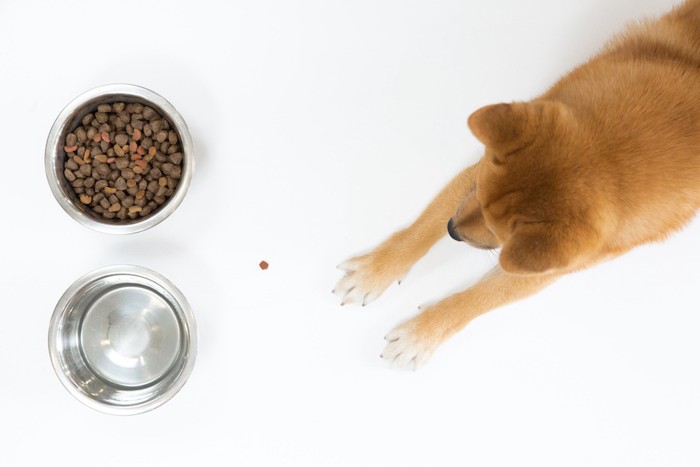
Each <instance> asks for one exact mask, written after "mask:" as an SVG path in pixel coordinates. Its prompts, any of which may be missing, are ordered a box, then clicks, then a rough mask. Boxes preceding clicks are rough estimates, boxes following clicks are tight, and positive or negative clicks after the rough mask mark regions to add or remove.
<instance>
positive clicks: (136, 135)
mask: <svg viewBox="0 0 700 467" xmlns="http://www.w3.org/2000/svg"><path fill="white" fill-rule="evenodd" d="M131 138H132V139H133V140H134V141H138V140H140V139H141V130H139V129H138V128H135V129H134V134H133V135H132V136H131Z"/></svg>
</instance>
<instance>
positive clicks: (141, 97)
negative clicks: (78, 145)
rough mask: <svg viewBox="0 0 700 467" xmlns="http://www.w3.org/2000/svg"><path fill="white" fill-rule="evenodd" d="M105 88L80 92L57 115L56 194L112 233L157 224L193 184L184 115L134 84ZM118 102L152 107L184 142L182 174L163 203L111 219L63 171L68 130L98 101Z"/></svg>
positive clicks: (53, 140) (52, 137) (52, 154)
mask: <svg viewBox="0 0 700 467" xmlns="http://www.w3.org/2000/svg"><path fill="white" fill-rule="evenodd" d="M115 87H123V88H124V91H123V92H120V91H118V90H113V88H115ZM104 88H107V89H105V91H104V92H102V93H100V92H99V90H100V89H101V88H97V89H95V90H93V91H90V92H88V93H86V94H88V95H82V96H79V97H78V98H77V99H76V100H74V101H73V102H71V103H70V104H69V105H68V106H67V107H66V109H64V111H63V112H62V113H61V115H59V117H58V118H57V120H56V122H55V123H54V127H53V128H52V130H51V133H50V134H49V140H48V141H47V148H46V150H47V161H46V162H47V169H46V170H47V176H48V177H49V179H50V180H49V182H50V184H51V185H52V190H53V191H54V196H56V198H57V200H58V201H59V203H60V204H61V206H62V207H63V208H64V210H66V211H67V212H68V214H70V215H71V216H72V217H74V218H75V219H76V220H78V221H79V222H81V223H83V224H85V225H87V226H88V227H93V228H96V229H97V230H103V231H108V232H110V233H133V232H137V231H140V230H144V229H146V228H148V227H151V226H153V225H155V224H157V223H158V222H160V221H161V220H163V219H164V218H166V217H167V216H169V215H170V214H171V213H172V212H173V211H174V210H175V209H176V208H177V206H178V205H179V204H180V202H181V201H182V199H183V197H184V195H185V193H186V192H187V189H188V187H189V179H190V177H191V175H192V174H191V172H192V170H193V163H194V161H193V157H194V154H193V149H192V142H191V138H190V135H189V131H188V129H187V126H186V124H185V122H184V120H183V119H182V117H181V116H180V115H179V114H178V113H177V111H175V109H174V108H173V107H172V106H171V105H170V104H169V103H168V102H167V101H165V99H163V98H161V97H160V96H158V95H157V94H155V93H153V92H152V91H148V90H146V89H144V88H140V87H137V86H131V85H123V86H119V85H113V86H105V87H104ZM95 91H97V92H95ZM147 96H152V97H153V98H152V99H151V98H149V97H147ZM115 102H124V103H127V104H130V103H140V104H143V105H147V106H149V107H152V108H153V109H154V110H156V111H157V112H158V113H159V114H160V115H161V116H162V117H163V118H164V119H165V120H167V121H168V123H169V124H170V127H171V129H172V130H173V131H175V132H176V133H177V135H178V139H179V140H180V142H181V146H182V149H181V152H182V155H183V162H182V175H181V177H180V180H179V183H178V184H177V187H176V188H175V192H174V193H173V194H172V196H170V197H169V198H168V199H167V200H166V201H165V203H163V205H161V206H159V207H158V208H157V209H155V210H154V211H153V212H152V213H150V214H149V215H147V216H144V217H142V218H136V219H126V220H119V219H107V218H104V217H102V216H100V215H98V214H97V213H94V212H93V211H92V210H91V209H89V208H88V207H86V206H85V205H84V204H83V203H81V202H80V200H79V199H78V195H76V194H75V192H74V191H73V187H72V186H71V185H70V182H69V181H68V180H67V179H66V178H65V176H64V175H63V171H64V169H65V167H64V163H65V160H66V152H65V150H64V149H63V146H64V143H65V139H66V136H67V135H68V133H71V132H73V131H75V130H76V129H77V128H78V126H80V124H81V121H82V118H83V117H84V116H85V115H87V114H89V113H92V112H95V111H97V106H98V105H100V104H113V103H115ZM139 226H141V227H139Z"/></svg>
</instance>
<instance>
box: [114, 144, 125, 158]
mask: <svg viewBox="0 0 700 467" xmlns="http://www.w3.org/2000/svg"><path fill="white" fill-rule="evenodd" d="M114 153H115V154H116V155H117V156H120V157H121V156H123V155H124V154H125V152H124V150H123V149H122V147H121V146H119V145H118V144H115V145H114Z"/></svg>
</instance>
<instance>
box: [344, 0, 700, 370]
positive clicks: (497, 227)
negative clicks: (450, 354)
mask: <svg viewBox="0 0 700 467" xmlns="http://www.w3.org/2000/svg"><path fill="white" fill-rule="evenodd" d="M468 125H469V128H470V129H471V131H472V132H473V133H474V135H475V136H476V137H477V138H478V139H479V140H480V141H481V142H482V143H483V144H484V146H485V152H484V155H483V157H482V159H481V160H480V161H479V162H478V163H477V164H475V165H473V166H471V167H469V168H467V169H466V170H464V171H463V172H462V173H461V174H459V175H458V176H457V177H456V178H455V179H454V180H452V181H451V182H450V183H449V184H448V185H447V187H445V188H444V189H443V190H442V192H441V193H440V194H439V195H438V196H437V197H436V198H435V199H434V200H433V201H432V202H431V203H430V205H429V206H428V207H427V208H426V209H425V211H424V212H423V213H422V214H421V215H420V217H419V218H418V219H417V220H416V221H415V222H414V223H413V224H412V225H411V226H409V227H408V228H406V229H404V230H401V231H399V232H397V233H395V234H394V235H392V236H391V237H390V238H389V239H388V240H386V241H385V242H384V243H382V244H381V245H379V246H378V247H377V248H375V249H374V250H373V251H371V252H370V253H368V254H366V255H363V256H359V257H356V258H352V259H350V260H348V261H346V262H345V263H343V264H341V265H340V266H339V267H340V268H341V269H343V270H344V271H345V276H344V277H343V278H342V279H341V280H340V282H339V283H338V285H337V287H336V290H335V291H336V292H338V293H341V294H343V295H344V297H343V304H345V303H353V302H359V303H362V304H363V305H364V304H366V303H369V302H371V301H372V300H374V299H376V298H377V297H378V296H379V295H381V293H382V292H383V291H384V290H385V289H386V288H387V287H388V286H389V285H390V284H391V283H392V282H393V281H394V280H397V279H400V278H402V277H403V276H404V275H405V274H406V273H407V272H408V270H409V269H410V268H411V266H412V265H413V264H414V263H415V262H416V261H418V260H419V259H420V258H421V257H422V256H423V255H424V254H426V253H427V252H428V250H429V249H430V248H431V246H432V245H433V244H434V243H435V242H437V241H438V240H439V239H440V238H441V237H442V236H443V235H444V234H445V225H446V224H448V230H449V233H450V235H451V236H452V237H453V238H455V239H457V240H463V241H465V242H466V243H469V244H470V245H473V246H475V247H478V248H489V249H490V248H498V247H502V249H501V252H500V256H499V265H498V266H496V267H495V268H494V269H493V270H492V271H491V272H489V273H488V274H487V275H486V276H485V277H484V278H483V279H482V280H481V281H480V282H478V283H477V284H475V285H474V286H472V287H470V288H469V289H467V290H465V291H463V292H460V293H458V294H455V295H453V296H451V297H448V298H446V299H444V300H442V301H440V302H438V303H436V304H435V305H432V306H430V307H427V308H425V309H423V310H422V312H421V313H420V314H419V315H418V316H416V317H414V318H413V319H411V320H409V321H407V322H406V323H404V324H402V325H400V326H398V327H397V328H395V329H394V330H393V331H391V332H390V333H389V334H388V335H387V337H386V339H387V340H388V341H389V342H388V344H387V346H386V349H385V350H384V353H383V354H382V357H383V358H385V359H388V360H390V361H393V362H394V363H395V364H396V365H398V366H409V365H415V367H417V366H419V365H420V364H422V363H424V362H425V361H426V360H427V359H428V358H429V357H430V355H431V354H432V353H433V351H434V350H435V349H436V348H437V347H438V346H439V345H440V344H441V343H442V342H443V341H445V339H447V338H448V337H450V336H451V335H452V334H454V333H455V332H457V331H459V330H460V329H462V328H463V327H464V326H465V325H466V324H467V323H469V321H471V320H472V319H474V318H475V317H477V316H479V315H481V314H483V313H485V312H487V311H489V310H492V309H494V308H497V307H499V306H501V305H503V304H505V303H508V302H512V301H514V300H518V299H521V298H524V297H527V296H529V295H532V294H534V293H536V292H538V291H540V290H542V289H543V288H544V287H546V286H547V285H549V284H551V283H552V282H553V281H554V280H556V279H557V278H558V277H559V276H561V275H562V274H566V273H569V272H572V271H576V270H579V269H582V268H586V267H589V266H591V265H593V264H595V263H598V262H600V261H602V260H606V259H609V258H612V257H615V256H617V255H620V254H622V253H625V252H627V251H629V250H630V249H632V248H634V247H635V246H637V245H640V244H643V243H646V242H651V241H655V240H661V239H664V238H665V237H666V236H668V235H669V234H670V233H672V232H673V231H675V230H678V229H680V228H681V227H682V226H683V225H684V224H686V223H687V222H688V221H689V220H690V219H691V218H692V217H693V216H694V215H695V212H696V211H697V210H698V208H700V0H688V1H686V2H685V3H684V4H682V5H681V6H679V7H677V8H675V9H674V10H672V11H671V12H670V13H668V14H667V15H665V16H663V17H662V18H661V19H659V20H657V21H653V22H651V21H649V22H645V23H642V24H640V25H637V26H634V27H632V28H630V29H629V30H627V31H626V32H625V33H624V34H622V35H621V36H619V37H617V38H615V39H614V40H613V41H612V42H610V44H609V45H607V46H606V47H605V48H604V50H603V51H602V52H601V53H600V54H598V55H597V56H595V57H594V58H593V59H591V60H590V61H589V62H588V63H586V64H584V65H583V66H581V67H579V68H577V69H575V70H574V71H572V72H571V73H569V74H568V75H566V76H565V77H564V78H562V79H561V80H560V81H559V82H558V83H556V84H555V85H554V86H553V87H552V88H551V89H550V90H549V91H547V92H546V93H545V94H543V95H542V96H540V97H538V98H536V99H534V100H532V101H531V102H523V103H513V104H496V105H491V106H488V107H484V108H481V109H479V110H477V111H476V112H474V113H473V114H472V115H471V116H470V117H469V120H468ZM448 221H449V222H448Z"/></svg>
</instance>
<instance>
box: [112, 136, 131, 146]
mask: <svg viewBox="0 0 700 467" xmlns="http://www.w3.org/2000/svg"><path fill="white" fill-rule="evenodd" d="M114 142H115V143H117V144H118V145H119V146H124V145H125V144H129V137H128V136H127V135H125V134H124V133H119V134H118V135H117V136H115V137H114Z"/></svg>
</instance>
